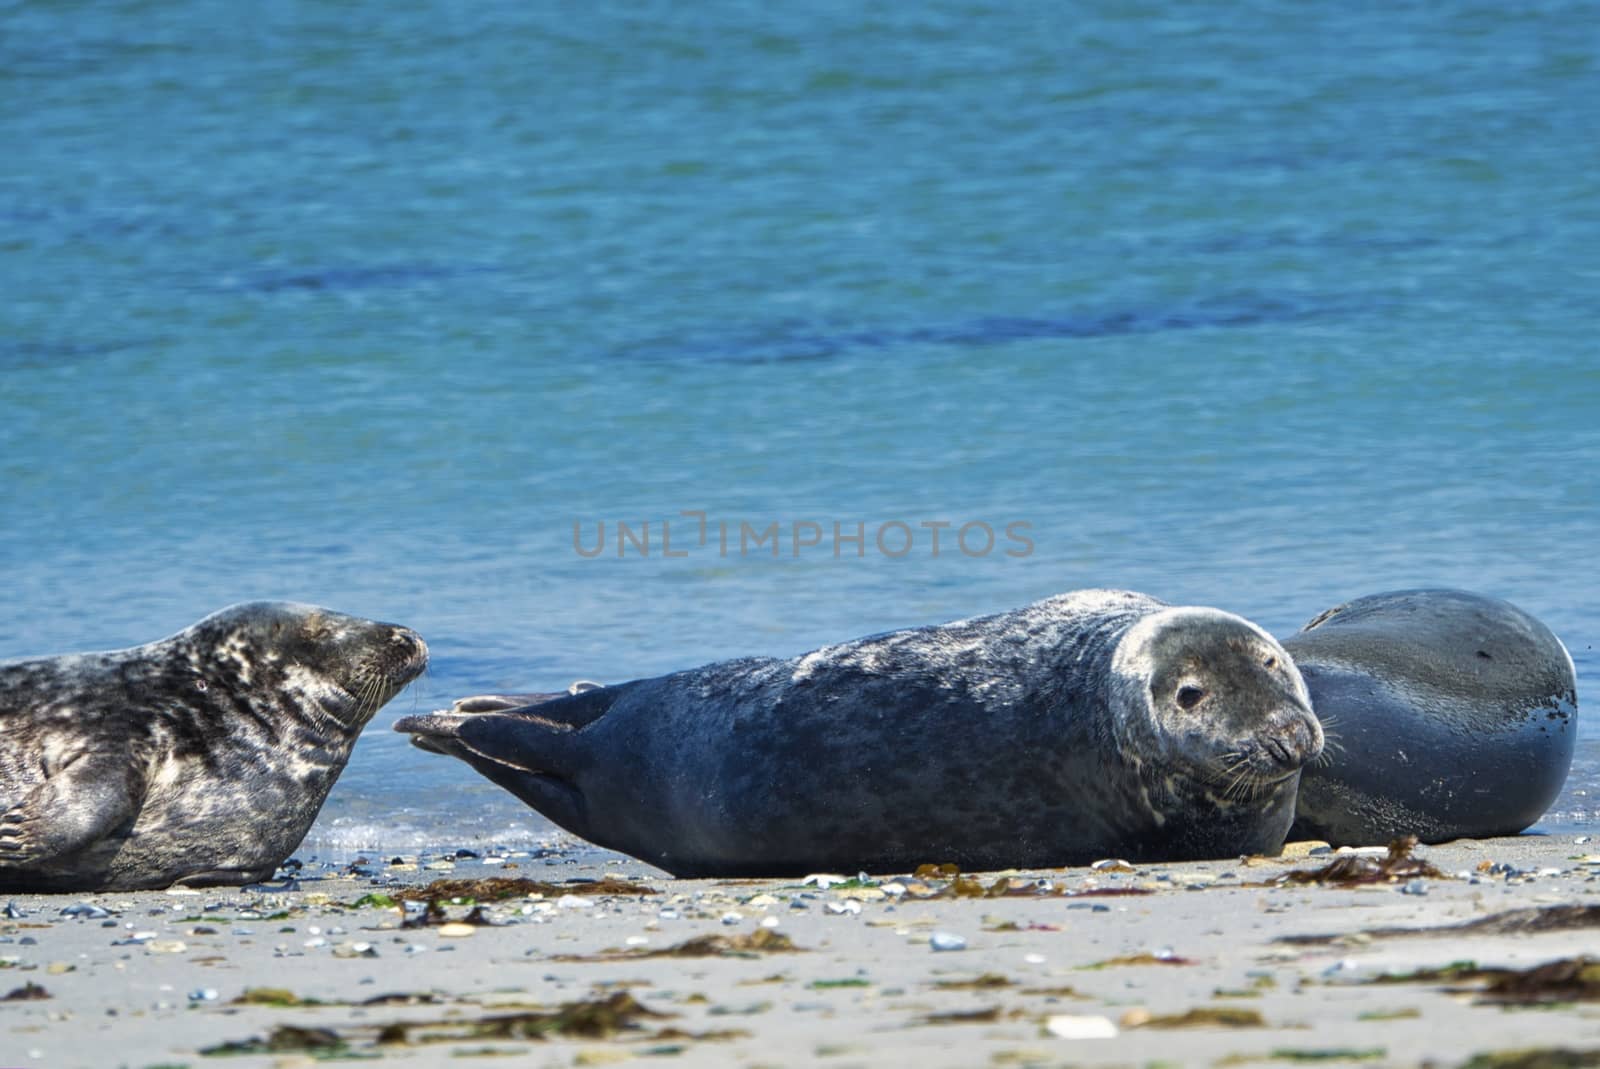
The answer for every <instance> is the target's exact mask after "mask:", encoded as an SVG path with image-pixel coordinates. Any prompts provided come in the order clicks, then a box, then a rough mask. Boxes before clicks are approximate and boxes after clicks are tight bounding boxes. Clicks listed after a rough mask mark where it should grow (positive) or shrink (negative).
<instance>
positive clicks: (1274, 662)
mask: <svg viewBox="0 0 1600 1069" xmlns="http://www.w3.org/2000/svg"><path fill="white" fill-rule="evenodd" d="M1261 663H1262V665H1264V666H1265V667H1267V668H1276V667H1278V659H1277V658H1276V657H1274V656H1273V655H1272V654H1270V653H1269V654H1267V659H1266V660H1264V661H1262V662H1261Z"/></svg>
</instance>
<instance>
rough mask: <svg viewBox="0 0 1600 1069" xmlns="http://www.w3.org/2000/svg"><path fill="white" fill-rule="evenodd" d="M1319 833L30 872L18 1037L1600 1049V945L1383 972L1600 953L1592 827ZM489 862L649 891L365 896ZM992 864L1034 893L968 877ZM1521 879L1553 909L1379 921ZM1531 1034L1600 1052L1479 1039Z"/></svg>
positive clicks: (1410, 1052)
mask: <svg viewBox="0 0 1600 1069" xmlns="http://www.w3.org/2000/svg"><path fill="white" fill-rule="evenodd" d="M1306 850H1307V848H1306V847H1305V846H1304V844H1301V845H1299V846H1298V847H1297V848H1291V851H1290V856H1286V857H1285V858H1282V859H1273V860H1263V859H1250V860H1248V861H1233V862H1209V863H1193V864H1168V865H1141V866H1138V867H1137V868H1135V869H1134V870H1133V871H1113V870H1112V869H1113V868H1114V867H1111V868H1103V869H1101V870H1099V871H1097V870H1094V869H1090V868H1073V869H1057V870H1034V871H1029V872H1026V873H1022V874H1019V875H1018V876H1016V877H1015V878H1013V879H1011V880H1008V881H1005V882H1001V877H999V876H997V875H994V874H986V875H983V876H980V877H975V878H972V879H970V880H969V879H967V878H963V879H962V880H961V881H960V882H957V881H953V880H951V879H950V878H949V877H948V875H929V876H925V877H923V878H922V879H915V878H902V879H898V880H893V879H878V880H873V881H868V884H867V885H865V886H862V885H859V884H858V883H853V884H845V885H840V886H827V887H822V886H818V884H817V883H816V882H813V883H811V884H803V883H801V881H799V880H753V881H728V880H674V879H671V878H669V877H665V876H662V875H660V874H659V873H657V872H655V871H654V870H651V869H649V868H647V867H645V866H643V865H641V864H640V863H638V862H635V861H631V860H628V859H625V858H620V857H617V856H616V855H609V854H601V853H598V852H595V851H593V850H590V849H587V848H584V847H582V846H579V845H576V844H574V845H573V846H572V847H571V848H570V849H567V850H563V851H560V852H558V853H557V854H556V855H555V856H551V857H532V856H528V855H522V856H507V857H506V858H504V859H497V858H487V857H486V858H482V859H464V860H460V861H457V862H456V863H454V867H453V870H447V869H446V868H445V867H444V866H448V865H449V864H450V863H449V862H445V861H440V860H438V859H436V858H432V857H429V856H426V855H424V856H423V857H422V858H420V859H419V858H415V857H413V858H408V859H405V862H404V863H402V864H400V865H394V864H390V862H391V861H392V860H393V859H391V858H389V857H384V856H381V855H370V856H369V859H367V861H366V863H361V864H357V865H355V866H352V865H344V866H342V867H340V868H334V867H331V866H324V867H319V866H317V865H315V864H312V865H308V866H307V867H306V868H305V869H304V870H302V873H301V877H300V879H299V881H298V884H299V887H298V889H294V890H285V891H278V892H263V891H243V890H239V889H213V890H203V891H199V892H181V893H178V892H140V893H115V894H99V895H84V896H26V895H19V896H16V897H15V898H14V899H12V900H11V905H10V908H8V909H6V911H5V912H6V916H5V917H0V995H5V994H6V993H7V992H10V993H11V996H12V998H11V999H10V1000H8V1001H5V1002H0V1066H36V1067H51V1069H58V1067H59V1069H70V1067H77V1066H92V1067H95V1069H102V1067H107V1066H129V1067H134V1069H145V1067H151V1066H157V1065H163V1066H176V1065H187V1066H204V1065H226V1066H230V1067H237V1069H247V1067H255V1066H293V1065H312V1064H316V1063H317V1061H319V1060H321V1059H345V1058H367V1059H372V1060H377V1061H382V1062H385V1063H391V1062H392V1063H395V1064H401V1063H404V1064H408V1065H416V1066H426V1065H446V1064H464V1065H475V1064H485V1063H484V1062H483V1061H482V1059H484V1058H490V1059H491V1060H490V1061H489V1062H488V1063H487V1064H496V1063H495V1062H494V1061H493V1059H492V1057H491V1056H492V1055H496V1054H509V1055H514V1056H516V1060H515V1064H528V1065H539V1066H544V1065H550V1066H571V1065H605V1064H611V1063H613V1062H622V1061H628V1060H633V1059H641V1060H643V1064H657V1063H662V1064H673V1063H674V1062H676V1064H682V1065H695V1066H700V1065H714V1066H720V1065H739V1066H801V1065H821V1066H832V1067H845V1066H875V1067H881V1066H897V1065H917V1066H922V1067H933V1066H973V1065H978V1066H982V1065H996V1066H1026V1065H1095V1066H1099V1065H1108V1066H1109V1065H1117V1066H1150V1065H1156V1064H1166V1065H1206V1066H1216V1065H1250V1064H1263V1065H1292V1064H1297V1063H1302V1062H1306V1063H1311V1062H1314V1063H1315V1064H1319V1065H1343V1064H1362V1065H1400V1066H1415V1065H1424V1064H1431V1065H1437V1066H1458V1065H1464V1064H1472V1065H1480V1064H1483V1065H1491V1064H1492V1065H1499V1064H1518V1065H1524V1064H1526V1065H1567V1064H1600V965H1596V966H1593V967H1591V968H1589V969H1588V971H1587V972H1584V971H1583V969H1582V967H1581V966H1570V967H1567V974H1566V975H1565V976H1564V978H1563V977H1562V976H1555V977H1554V978H1552V977H1550V976H1536V977H1534V979H1533V981H1532V982H1529V981H1527V980H1519V979H1518V978H1517V977H1516V976H1512V975H1509V974H1500V976H1499V978H1498V980H1497V979H1496V976H1494V975H1489V976H1481V975H1473V974H1470V973H1469V974H1463V975H1458V976H1454V977H1451V976H1434V977H1428V976H1420V977H1412V978H1410V979H1407V980H1402V981H1399V982H1382V983H1380V982H1376V981H1377V980H1378V978H1380V977H1384V976H1385V975H1386V974H1388V975H1391V976H1393V975H1404V974H1412V973H1416V972H1417V971H1418V970H1421V969H1427V968H1433V967H1438V966H1443V965H1446V964H1448V963H1451V962H1459V961H1463V960H1467V961H1472V962H1475V963H1477V965H1478V966H1499V967H1509V968H1515V969H1528V968H1531V967H1533V966H1537V965H1542V964H1546V963H1550V962H1558V961H1564V960H1569V959H1573V958H1576V957H1579V956H1581V955H1583V954H1585V953H1588V954H1590V955H1596V956H1600V843H1591V842H1589V841H1588V840H1587V838H1586V837H1581V836H1580V837H1574V836H1570V835H1569V836H1549V837H1542V836H1528V837H1522V838H1516V839H1497V840H1488V841H1482V842H1460V843H1453V844H1449V845H1446V846H1439V847H1423V848H1420V849H1419V850H1417V851H1416V855H1415V856H1416V857H1418V858H1420V859H1423V860H1426V861H1429V862H1431V863H1432V864H1434V865H1436V866H1437V867H1438V868H1439V869H1440V870H1441V871H1442V872H1443V873H1444V875H1443V876H1442V877H1415V876H1401V877H1399V878H1397V879H1394V880H1387V879H1386V880H1383V881H1382V882H1379V883H1376V884H1372V885H1368V886H1359V887H1338V886H1332V885H1327V884H1306V885H1300V884H1293V883H1290V882H1287V880H1286V875H1287V874H1288V873H1289V872H1290V871H1293V870H1300V871H1310V870H1313V869H1316V868H1318V867H1320V866H1323V865H1325V864H1326V863H1328V862H1329V861H1330V860H1333V858H1332V857H1330V856H1328V855H1325V854H1322V853H1320V852H1319V853H1318V854H1316V855H1308V854H1307V852H1306ZM352 868H358V869H360V870H364V871H363V872H361V873H355V874H353V873H352V872H351V869H352ZM488 876H494V877H518V878H529V879H537V880H544V881H553V882H556V883H558V884H564V883H565V882H566V881H571V880H586V881H594V880H596V879H600V878H602V877H620V878H624V879H627V880H631V881H637V882H639V883H642V884H644V885H646V888H647V889H646V890H635V891H632V892H628V891H623V892H621V893H611V894H600V895H594V894H570V893H566V892H568V891H571V890H577V891H584V890H592V889H593V888H592V886H589V885H585V884H575V885H573V886H572V887H570V888H555V889H552V890H551V892H550V893H547V894H545V895H543V897H538V898H530V897H529V896H528V895H527V894H526V893H521V894H519V895H518V896H517V897H514V898H510V899H506V900H503V901H497V902H494V903H492V904H489V905H486V906H484V907H483V909H482V910H481V911H480V913H479V915H478V916H477V917H476V918H474V919H475V920H478V921H484V920H487V921H489V922H492V923H491V924H489V925H475V924H467V923H462V921H463V919H464V918H466V917H467V915H468V914H469V912H470V909H471V907H470V906H469V905H468V904H465V903H449V902H445V903H443V908H444V912H445V915H446V919H448V920H449V921H450V922H451V923H450V924H449V925H448V926H444V927H441V926H439V925H438V924H437V923H435V924H432V925H428V926H421V927H402V922H403V920H405V919H406V917H407V916H409V917H410V918H411V919H412V920H413V921H417V920H420V919H423V912H422V909H421V907H420V905H419V906H415V907H412V909H411V912H410V913H409V914H407V913H405V912H404V907H401V908H395V907H393V906H385V905H383V904H381V902H380V903H376V904H374V903H372V902H370V900H369V903H368V904H362V905H357V904H356V903H357V902H358V901H360V900H361V899H362V898H363V896H366V895H369V894H373V893H375V892H376V893H379V894H394V893H395V892H396V891H397V890H400V889H403V888H406V887H410V888H422V887H425V886H426V885H427V884H429V883H430V882H431V881H433V880H436V879H442V878H451V879H456V878H482V877H488ZM821 882H822V883H827V882H828V881H821ZM997 883H998V884H999V885H1000V886H1001V887H1003V888H1008V889H1010V890H1011V891H1012V892H1013V894H1012V895H1011V896H1006V897H993V896H988V897H963V896H961V895H962V894H964V893H970V892H979V891H981V892H988V891H990V890H991V889H994V888H995V887H996V885H997ZM1107 891H1111V892H1120V893H1112V894H1106V893H1105V892H1107ZM1063 892H1065V893H1063ZM1088 892H1098V893H1088ZM1563 907H1564V908H1563ZM1585 907H1586V908H1585ZM1529 909H1543V910H1545V912H1541V913H1537V914H1529V915H1527V916H1531V917H1537V918H1538V922H1537V923H1542V924H1545V925H1553V926H1554V927H1553V928H1552V929H1551V930H1546V931H1530V930H1528V928H1529V925H1530V922H1528V921H1527V920H1523V921H1520V922H1517V923H1512V924H1509V925H1501V926H1500V930H1489V931H1485V930H1477V931H1471V930H1468V931H1461V930H1456V931H1451V930H1443V931H1439V932H1435V933H1431V934H1405V933H1396V934H1381V933H1380V934H1363V933H1368V932H1371V931H1373V930H1381V929H1393V928H1426V927H1439V926H1447V925H1458V924H1461V923H1463V922H1467V921H1472V920H1475V919H1479V918H1485V917H1490V916H1494V915H1498V914H1502V913H1504V912H1506V911H1511V910H1529ZM69 910H70V911H72V912H70V913H69V912H66V911H69ZM438 919H439V918H438V917H437V916H435V917H434V920H435V921H437V920H438ZM1297 936H1326V937H1330V938H1331V939H1332V941H1331V942H1313V943H1305V942H1292V941H1285V939H1286V937H1297ZM779 937H784V938H779ZM786 942H792V944H793V947H794V949H793V950H785V949H783V947H784V944H785V943H786ZM936 943H937V944H941V945H950V946H959V947H960V949H943V950H942V949H936V948H935V944H936ZM685 944H688V945H687V947H685ZM674 947H676V948H678V949H679V952H680V953H679V954H675V955H670V956H654V957H652V956H646V955H647V954H649V953H650V952H654V951H663V950H668V949H670V948H674ZM686 949H687V950H690V951H700V952H704V954H705V955H706V956H681V954H682V952H683V951H684V950H686ZM1549 971H1550V972H1551V973H1556V972H1559V971H1560V970H1559V968H1558V969H1555V970H1549ZM1497 983H1498V985H1499V987H1500V988H1501V989H1504V990H1503V991H1502V992H1501V993H1500V994H1496V988H1495V985H1496V984H1497ZM35 988H38V989H42V991H36V990H34V989H35ZM262 989H277V990H276V991H275V992H269V993H266V994H263V993H262ZM1518 992H1520V994H1519V993H1518ZM29 994H33V995H37V996H40V997H35V998H27V997H23V996H26V995H29ZM43 996H48V997H43ZM1508 997H1516V998H1522V999H1525V1000H1527V1001H1528V1002H1529V1004H1528V1005H1507V1004H1504V1002H1503V1000H1504V999H1505V998H1508ZM251 999H254V1000H256V1001H255V1002H251V1001H249V1000H251ZM1497 1000H1501V1001H1497ZM313 1003H314V1004H313ZM563 1007H565V1009H563ZM1191 1011H1199V1012H1198V1013H1191ZM1528 1048H1534V1049H1545V1050H1551V1051H1559V1050H1563V1049H1564V1050H1566V1051H1568V1052H1572V1051H1587V1052H1589V1054H1588V1057H1589V1058H1590V1059H1593V1060H1589V1061H1582V1060H1578V1061H1571V1060H1568V1061H1553V1060H1548V1059H1547V1060H1546V1061H1542V1062H1541V1061H1529V1062H1505V1063H1502V1062H1473V1061H1471V1059H1473V1058H1474V1057H1475V1056H1481V1055H1484V1054H1485V1053H1486V1052H1505V1051H1512V1050H1519V1049H1528ZM228 1051H233V1053H225V1052H228ZM252 1051H253V1052H252Z"/></svg>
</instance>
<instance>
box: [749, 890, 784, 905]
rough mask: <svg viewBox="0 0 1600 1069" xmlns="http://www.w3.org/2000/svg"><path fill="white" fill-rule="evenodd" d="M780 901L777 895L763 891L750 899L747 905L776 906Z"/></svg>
mask: <svg viewBox="0 0 1600 1069" xmlns="http://www.w3.org/2000/svg"><path fill="white" fill-rule="evenodd" d="M778 901H779V899H778V896H777V895H769V894H767V893H765V892H762V893H761V894H759V895H756V896H755V897H754V898H752V899H750V901H748V902H746V903H745V905H747V906H752V907H754V908H756V909H764V908H765V907H767V906H776V905H777V904H778Z"/></svg>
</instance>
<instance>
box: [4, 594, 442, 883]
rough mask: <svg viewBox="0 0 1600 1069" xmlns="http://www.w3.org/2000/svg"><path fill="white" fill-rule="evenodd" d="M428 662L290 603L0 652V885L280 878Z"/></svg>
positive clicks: (406, 642) (378, 628) (400, 633)
mask: <svg viewBox="0 0 1600 1069" xmlns="http://www.w3.org/2000/svg"><path fill="white" fill-rule="evenodd" d="M426 664H427V647H426V645H425V644H424V643H423V641H422V639H421V638H420V637H419V636H418V635H417V634H416V633H415V632H413V631H410V630H408V629H406V628H403V627H396V626H394V625H393V624H382V623H374V622H372V621H370V620H362V619H359V618H357V617H354V616H345V615H342V614H340V613H336V612H330V611H328V610H326V609H319V608H316V607H314V606H310V605H296V604H289V603H282V602H252V603H248V604H243V605H235V606H233V607H231V608H228V609H223V610H222V611H221V612H218V613H215V614H214V615H211V616H208V617H206V618H205V619H203V620H201V621H200V622H199V623H197V624H195V625H194V626H192V627H190V628H188V629H187V630H184V631H180V632H178V633H177V634H176V635H173V636H172V637H170V638H166V639H162V640H161V641H159V642H152V643H150V644H149V645H145V646H135V647H133V648H131V649H124V650H115V651H112V652H109V653H84V654H69V655H65V656H60V657H44V658H39V659H34V660H22V661H6V662H0V890H5V891H87V890H134V889H139V888H153V887H166V886H169V885H171V884H174V883H182V884H195V885H198V884H242V883H250V882H252V881H256V880H261V879H265V878H266V877H269V876H271V875H272V873H273V871H274V870H275V869H276V868H277V866H278V864H279V862H281V861H283V859H284V858H286V857H288V856H289V853H290V852H291V851H292V850H294V848H295V847H296V846H298V845H299V843H300V840H301V839H302V838H303V837H304V836H305V833H306V830H307V829H308V828H309V827H310V826H311V822H312V820H313V819H314V818H315V817H316V815H317V811H318V810H319V809H320V808H321V807H322V802H323V799H325V798H326V797H327V795H328V790H329V789H330V788H331V787H332V786H333V782H334V780H335V779H337V778H338V776H339V773H340V772H341V771H342V770H343V769H344V765H345V761H346V760H347V759H348V758H349V756H350V749H351V747H352V746H354V745H355V741H356V736H357V735H359V734H360V732H361V728H362V726H363V725H365V724H366V723H367V721H368V720H370V719H371V718H372V714H373V713H375V712H376V711H377V710H378V708H379V707H380V706H382V705H383V704H384V703H385V702H387V701H388V700H389V699H390V698H392V697H394V696H395V695H396V694H397V693H399V691H400V689H401V688H402V687H404V686H405V685H406V684H407V683H409V682H410V681H411V680H412V679H414V678H416V676H417V675H418V674H419V673H420V672H421V671H422V670H423V668H424V666H425V665H426Z"/></svg>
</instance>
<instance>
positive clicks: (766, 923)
mask: <svg viewBox="0 0 1600 1069" xmlns="http://www.w3.org/2000/svg"><path fill="white" fill-rule="evenodd" d="M777 926H778V918H776V917H762V918H761V927H763V928H776V927H777Z"/></svg>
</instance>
